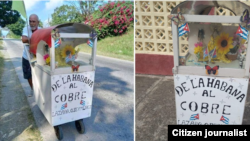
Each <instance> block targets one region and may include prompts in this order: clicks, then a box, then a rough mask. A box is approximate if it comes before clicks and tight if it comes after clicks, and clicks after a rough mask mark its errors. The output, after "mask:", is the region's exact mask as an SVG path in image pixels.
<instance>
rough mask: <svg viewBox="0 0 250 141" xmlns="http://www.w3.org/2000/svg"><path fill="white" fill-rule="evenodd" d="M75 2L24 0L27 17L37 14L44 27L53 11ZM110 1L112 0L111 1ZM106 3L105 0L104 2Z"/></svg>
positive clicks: (70, 0)
mask: <svg viewBox="0 0 250 141" xmlns="http://www.w3.org/2000/svg"><path fill="white" fill-rule="evenodd" d="M73 1H76V0H68V1H66V0H24V4H25V8H26V12H27V17H29V15H31V14H37V15H38V17H39V19H40V21H42V22H43V26H44V27H48V26H49V25H48V24H47V23H48V19H50V20H51V14H52V13H53V12H54V9H56V8H57V7H60V6H62V5H70V2H73ZM111 1H112V0H111ZM104 2H107V0H104Z"/></svg>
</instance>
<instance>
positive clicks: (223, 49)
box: [215, 33, 234, 55]
mask: <svg viewBox="0 0 250 141" xmlns="http://www.w3.org/2000/svg"><path fill="white" fill-rule="evenodd" d="M215 46H216V48H217V51H218V53H219V54H222V55H225V54H227V53H228V52H229V51H230V49H231V48H233V47H234V46H233V37H229V34H226V33H221V34H220V35H219V36H217V37H216V38H215Z"/></svg>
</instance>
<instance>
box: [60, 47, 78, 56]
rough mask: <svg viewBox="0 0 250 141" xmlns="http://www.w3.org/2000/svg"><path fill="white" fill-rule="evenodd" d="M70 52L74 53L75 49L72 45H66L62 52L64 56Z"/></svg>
mask: <svg viewBox="0 0 250 141" xmlns="http://www.w3.org/2000/svg"><path fill="white" fill-rule="evenodd" d="M69 54H71V55H74V54H75V49H74V48H73V47H72V46H71V45H66V46H65V47H64V48H63V49H62V52H61V55H62V58H66V57H67V56H68V55H69Z"/></svg>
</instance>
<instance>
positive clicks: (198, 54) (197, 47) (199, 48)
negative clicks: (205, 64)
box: [194, 42, 203, 60]
mask: <svg viewBox="0 0 250 141" xmlns="http://www.w3.org/2000/svg"><path fill="white" fill-rule="evenodd" d="M194 46H195V48H194V53H195V55H196V57H197V58H198V60H199V59H200V58H203V43H202V42H198V43H196V44H194Z"/></svg>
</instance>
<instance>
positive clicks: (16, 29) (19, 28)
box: [6, 18, 26, 36]
mask: <svg viewBox="0 0 250 141" xmlns="http://www.w3.org/2000/svg"><path fill="white" fill-rule="evenodd" d="M25 23H26V22H25V21H24V20H23V19H22V18H19V19H18V21H17V22H16V23H14V24H9V25H6V26H7V27H8V28H9V30H11V31H12V32H13V33H14V34H16V35H20V36H21V35H22V32H23V28H24V27H25Z"/></svg>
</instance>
